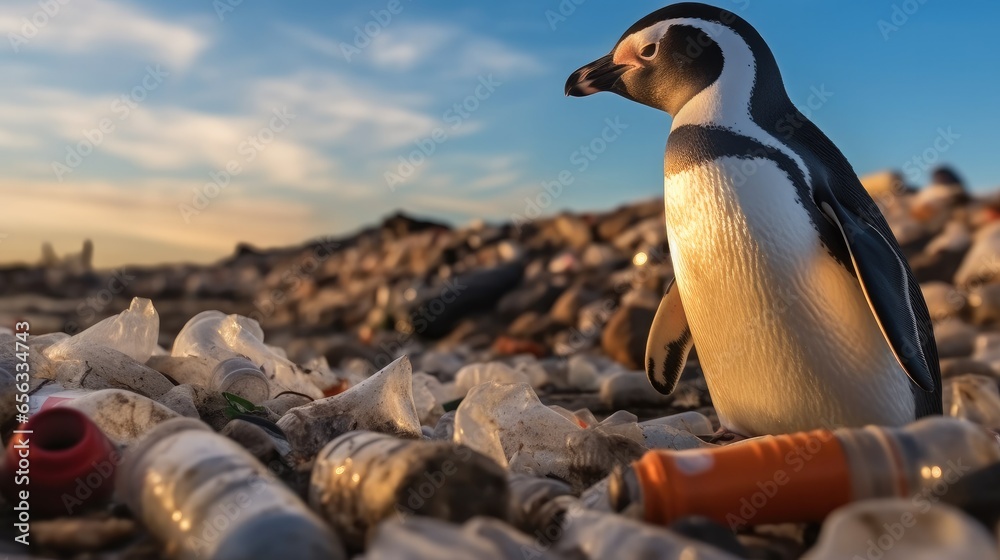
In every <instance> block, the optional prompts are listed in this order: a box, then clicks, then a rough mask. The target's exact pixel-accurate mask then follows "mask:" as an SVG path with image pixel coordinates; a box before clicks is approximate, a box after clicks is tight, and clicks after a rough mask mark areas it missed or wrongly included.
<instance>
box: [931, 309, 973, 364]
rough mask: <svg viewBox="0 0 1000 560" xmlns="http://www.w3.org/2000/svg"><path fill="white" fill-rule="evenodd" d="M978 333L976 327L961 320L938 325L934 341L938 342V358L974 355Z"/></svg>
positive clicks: (943, 322)
mask: <svg viewBox="0 0 1000 560" xmlns="http://www.w3.org/2000/svg"><path fill="white" fill-rule="evenodd" d="M978 332H979V331H977V330H976V329H975V327H973V326H971V325H969V324H967V323H965V322H963V321H961V320H960V319H947V320H944V321H941V322H939V323H936V324H935V325H934V339H935V341H936V342H937V348H938V356H939V357H941V358H960V357H963V356H968V355H970V354H972V350H973V345H974V344H975V341H976V335H977V334H978Z"/></svg>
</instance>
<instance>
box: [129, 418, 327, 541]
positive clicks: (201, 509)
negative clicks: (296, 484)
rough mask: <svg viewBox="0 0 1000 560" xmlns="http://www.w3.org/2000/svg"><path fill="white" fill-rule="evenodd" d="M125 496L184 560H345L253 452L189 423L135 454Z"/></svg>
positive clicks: (173, 423)
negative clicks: (263, 559) (259, 559)
mask: <svg viewBox="0 0 1000 560" xmlns="http://www.w3.org/2000/svg"><path fill="white" fill-rule="evenodd" d="M118 489H119V494H118V495H119V497H120V498H121V499H122V500H123V501H124V502H125V503H126V504H127V505H128V507H129V509H131V510H132V511H133V512H134V513H135V515H136V517H138V518H139V519H140V520H141V521H142V523H143V524H144V525H145V526H146V528H147V529H149V531H150V532H152V533H153V534H154V535H155V536H156V537H157V538H158V539H159V540H161V541H162V542H163V543H164V545H165V546H166V549H167V550H168V551H169V552H170V553H171V555H173V556H174V557H177V558H191V559H194V558H213V559H216V560H228V559H233V560H236V559H240V560H242V559H246V558H302V559H317V560H328V559H333V560H337V559H343V558H345V554H344V550H343V545H342V544H341V543H340V541H339V539H338V538H337V536H336V534H334V533H333V532H332V531H331V530H330V529H329V528H328V527H327V526H326V525H325V524H324V523H323V522H322V521H321V520H320V519H319V518H317V517H316V516H315V514H313V513H312V512H311V511H310V510H309V509H308V508H307V507H306V505H305V504H304V503H302V501H301V500H299V498H298V497H297V496H295V494H293V493H292V491H291V490H289V489H288V488H287V487H286V486H285V485H284V484H283V483H282V482H281V481H280V480H278V479H277V478H275V476H274V475H273V474H271V472H269V471H268V470H267V469H266V468H265V467H264V466H263V465H261V464H260V463H259V462H258V461H257V460H256V459H254V458H253V456H251V455H250V454H249V453H248V452H247V451H246V450H244V449H242V448H241V447H240V446H239V445H237V444H236V443H234V442H232V441H230V440H229V439H227V438H225V437H223V436H221V435H219V434H216V433H214V432H212V430H211V429H210V428H209V427H208V426H206V425H205V424H203V423H201V422H199V421H197V420H192V419H190V418H177V419H174V420H170V421H168V422H164V423H162V424H160V425H159V426H158V427H157V428H156V429H154V430H152V431H151V432H150V433H149V434H147V436H146V437H145V438H144V439H143V440H142V441H141V442H139V443H138V444H137V445H135V446H132V447H131V448H129V450H128V452H127V453H126V455H125V460H124V462H123V463H122V465H121V467H120V469H119V478H118Z"/></svg>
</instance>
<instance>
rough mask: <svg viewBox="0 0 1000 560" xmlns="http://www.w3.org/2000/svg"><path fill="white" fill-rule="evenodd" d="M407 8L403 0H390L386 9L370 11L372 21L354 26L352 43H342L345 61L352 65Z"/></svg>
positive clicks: (341, 50)
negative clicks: (353, 60) (355, 57)
mask: <svg viewBox="0 0 1000 560" xmlns="http://www.w3.org/2000/svg"><path fill="white" fill-rule="evenodd" d="M406 1H407V2H410V1H412V0H406ZM405 8H406V6H404V5H403V2H402V0H389V2H388V3H386V5H385V7H384V8H382V9H380V10H371V11H369V12H368V13H369V14H370V15H371V19H369V20H368V21H366V22H365V23H364V24H362V25H355V26H354V40H353V41H352V42H350V43H347V42H344V41H341V42H340V53H341V54H342V55H344V60H346V61H347V62H348V63H350V62H351V58H352V57H354V56H355V55H358V54H361V51H363V50H364V49H366V48H368V47H369V46H370V45H371V44H372V41H373V40H375V37H378V36H379V34H380V33H382V30H384V29H385V28H386V27H388V26H389V24H390V23H392V20H393V18H394V17H395V16H398V15H399V14H401V13H403V10H404V9H405Z"/></svg>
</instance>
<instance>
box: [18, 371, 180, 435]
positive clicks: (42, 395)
mask: <svg viewBox="0 0 1000 560" xmlns="http://www.w3.org/2000/svg"><path fill="white" fill-rule="evenodd" d="M31 398H32V400H34V401H36V402H38V403H40V404H39V410H41V411H45V410H47V409H49V408H55V407H68V408H72V409H74V410H78V411H80V412H82V413H84V414H86V415H87V417H88V418H90V419H91V420H92V421H93V422H94V423H95V424H97V427H98V428H100V429H101V431H102V432H103V433H104V435H106V436H107V437H108V439H110V440H111V441H112V442H113V443H114V444H115V445H116V446H127V445H130V444H132V443H134V442H135V441H136V440H138V439H139V438H141V437H143V435H144V434H145V433H146V432H148V431H149V430H151V429H152V428H153V427H154V426H156V425H157V424H159V423H160V422H163V421H165V420H169V419H171V418H176V417H177V413H176V412H174V411H173V410H170V409H169V408H167V407H165V406H163V405H162V404H160V403H158V402H156V401H154V400H151V399H147V398H146V397H143V396H142V395H138V394H136V393H132V392H130V391H123V390H121V389H103V390H100V391H83V390H70V391H66V390H63V389H62V388H61V387H60V386H59V385H54V384H50V385H47V386H45V387H42V388H41V389H40V390H39V391H38V392H36V393H35V394H34V395H32V396H31ZM43 399H44V400H43Z"/></svg>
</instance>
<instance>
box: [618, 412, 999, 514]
mask: <svg viewBox="0 0 1000 560" xmlns="http://www.w3.org/2000/svg"><path fill="white" fill-rule="evenodd" d="M996 462H1000V442H998V440H997V436H996V434H993V433H992V432H989V431H988V430H986V429H984V428H982V427H980V426H977V425H975V424H972V423H970V422H967V421H964V420H959V419H955V418H946V417H931V418H925V419H923V420H920V421H918V422H915V423H913V424H910V425H908V426H906V427H903V428H882V427H876V426H868V427H865V428H859V429H846V428H841V429H837V430H833V431H830V430H816V431H812V432H801V433H795V434H785V435H780V436H763V437H758V438H753V439H750V440H746V441H744V442H740V443H737V444H733V445H727V446H721V447H715V448H706V449H691V450H685V451H665V450H654V451H650V452H649V453H647V454H646V455H644V456H643V457H642V458H641V459H640V460H638V461H635V462H634V463H632V465H631V466H630V467H628V468H626V469H624V470H623V471H619V472H617V473H616V474H615V475H614V476H613V477H612V480H611V488H610V496H611V501H612V504H613V507H614V508H615V509H617V510H618V511H626V512H628V513H629V514H632V515H636V516H639V517H642V518H644V519H645V520H646V521H649V522H652V523H660V524H669V523H671V522H673V521H675V520H677V519H679V518H681V517H683V516H686V515H703V516H706V517H709V518H711V519H714V520H716V521H719V522H721V523H723V524H726V525H728V526H730V527H731V528H733V529H737V528H741V527H744V526H748V525H757V524H761V523H782V522H802V521H820V520H822V519H823V518H825V517H826V515H827V514H828V513H830V512H831V511H833V510H834V509H836V508H837V507H839V506H842V505H844V504H847V503H849V502H852V501H856V500H864V499H870V498H882V497H908V496H916V495H925V496H926V495H934V494H937V495H940V493H941V492H942V491H946V490H947V488H948V487H949V485H951V484H954V483H955V482H956V481H957V480H958V478H960V477H961V476H962V475H964V474H966V473H968V472H972V471H973V470H976V469H978V468H982V467H985V466H988V465H991V464H993V463H996ZM942 488H943V489H944V490H942Z"/></svg>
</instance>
